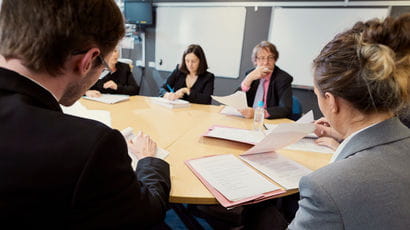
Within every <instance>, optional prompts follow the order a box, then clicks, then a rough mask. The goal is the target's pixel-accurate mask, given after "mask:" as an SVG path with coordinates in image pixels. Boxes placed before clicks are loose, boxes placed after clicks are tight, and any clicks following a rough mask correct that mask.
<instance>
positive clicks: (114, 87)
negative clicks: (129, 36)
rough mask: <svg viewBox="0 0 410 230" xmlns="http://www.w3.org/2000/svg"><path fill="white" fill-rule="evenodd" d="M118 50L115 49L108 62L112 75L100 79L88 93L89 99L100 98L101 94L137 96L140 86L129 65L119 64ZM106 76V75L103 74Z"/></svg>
mask: <svg viewBox="0 0 410 230" xmlns="http://www.w3.org/2000/svg"><path fill="white" fill-rule="evenodd" d="M118 55H119V53H118V49H115V50H114V51H113V53H112V55H111V58H110V60H109V61H108V66H109V67H110V71H111V73H108V74H107V75H105V76H104V77H102V78H100V79H98V81H97V82H96V83H95V84H94V85H93V86H92V87H91V88H90V89H89V90H88V91H87V92H86V95H87V96H89V97H99V96H100V95H101V93H110V94H126V95H137V94H138V92H139V86H138V85H137V83H136V82H135V79H134V76H133V75H132V73H131V70H130V66H129V65H128V64H125V63H122V62H118ZM103 74H104V73H103Z"/></svg>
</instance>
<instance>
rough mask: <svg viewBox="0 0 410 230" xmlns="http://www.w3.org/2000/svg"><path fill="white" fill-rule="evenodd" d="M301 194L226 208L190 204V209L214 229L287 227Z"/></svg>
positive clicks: (256, 229)
mask: <svg viewBox="0 0 410 230" xmlns="http://www.w3.org/2000/svg"><path fill="white" fill-rule="evenodd" d="M298 200H299V194H294V195H291V196H287V197H282V198H277V199H273V200H268V201H263V202H261V203H257V204H251V205H245V206H240V207H237V208H233V209H226V208H224V207H222V206H221V205H189V206H188V210H189V211H190V212H191V213H192V214H193V215H196V216H199V217H201V218H204V219H206V220H207V222H208V223H209V225H211V226H212V227H213V228H214V229H216V230H218V229H242V230H243V229H252V230H253V229H255V230H259V229H260V230H264V229H270V230H271V229H286V228H287V226H288V224H289V223H290V222H291V221H292V219H293V218H294V216H295V213H296V211H297V209H298V203H297V202H298Z"/></svg>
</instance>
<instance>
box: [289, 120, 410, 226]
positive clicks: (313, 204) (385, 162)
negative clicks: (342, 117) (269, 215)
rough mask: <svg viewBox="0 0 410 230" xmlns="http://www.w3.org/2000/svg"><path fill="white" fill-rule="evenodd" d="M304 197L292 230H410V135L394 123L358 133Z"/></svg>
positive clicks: (307, 180) (305, 187) (307, 182)
mask: <svg viewBox="0 0 410 230" xmlns="http://www.w3.org/2000/svg"><path fill="white" fill-rule="evenodd" d="M299 191H300V197H301V199H300V201H299V210H298V211H297V213H296V216H295V219H294V220H293V221H292V223H291V224H290V225H289V229H332V230H336V229H409V228H410V194H409V193H410V131H409V129H408V128H407V127H405V126H404V125H403V124H402V123H401V122H400V121H399V120H398V119H397V118H391V119H389V120H386V121H383V122H381V123H379V124H377V125H375V126H373V127H370V128H368V129H366V130H364V131H362V132H360V133H358V134H357V135H356V136H355V137H353V139H351V140H350V141H349V143H347V145H346V146H345V147H344V148H343V150H342V152H341V153H340V155H339V156H338V157H337V158H336V161H335V162H334V163H332V164H330V165H328V166H326V167H323V168H321V169H319V170H317V171H315V172H313V173H311V174H309V175H307V176H305V177H303V178H302V179H301V181H300V184H299Z"/></svg>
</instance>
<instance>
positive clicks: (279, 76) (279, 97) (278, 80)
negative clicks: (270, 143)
mask: <svg viewBox="0 0 410 230" xmlns="http://www.w3.org/2000/svg"><path fill="white" fill-rule="evenodd" d="M254 69H255V68H252V69H250V70H249V71H247V72H246V74H245V76H247V75H248V74H249V73H250V72H252V71H253V70H254ZM292 81H293V78H292V76H290V75H289V74H288V73H286V72H285V71H283V70H281V69H280V68H279V67H278V66H275V68H274V70H273V73H272V76H271V79H270V83H269V87H268V95H267V96H266V110H267V111H268V113H269V115H270V116H269V117H268V118H269V119H275V118H290V116H291V114H292V85H291V83H292ZM258 85H259V80H255V81H253V82H252V83H251V87H250V89H249V90H248V92H246V99H247V102H248V106H249V107H252V106H253V101H254V100H255V95H256V91H257V89H258Z"/></svg>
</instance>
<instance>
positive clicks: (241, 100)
mask: <svg viewBox="0 0 410 230" xmlns="http://www.w3.org/2000/svg"><path fill="white" fill-rule="evenodd" d="M211 97H212V99H214V100H215V101H217V102H220V103H222V104H224V105H228V106H231V107H233V108H235V109H244V108H247V107H248V103H247V100H246V93H245V92H242V91H236V92H235V93H234V94H231V95H228V96H223V97H220V96H211Z"/></svg>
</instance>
